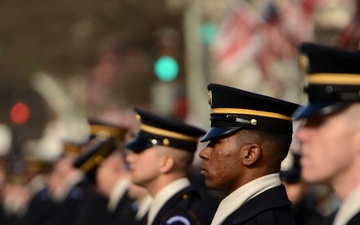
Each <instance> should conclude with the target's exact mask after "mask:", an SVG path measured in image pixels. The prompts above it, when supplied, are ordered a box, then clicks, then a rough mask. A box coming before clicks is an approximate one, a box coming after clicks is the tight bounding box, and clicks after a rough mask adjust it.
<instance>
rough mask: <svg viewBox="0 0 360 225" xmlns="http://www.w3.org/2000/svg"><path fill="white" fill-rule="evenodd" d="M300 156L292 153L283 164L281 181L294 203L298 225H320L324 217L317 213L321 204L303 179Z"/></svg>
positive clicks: (290, 152) (293, 208)
mask: <svg viewBox="0 0 360 225" xmlns="http://www.w3.org/2000/svg"><path fill="white" fill-rule="evenodd" d="M300 173H301V166H300V155H299V153H296V152H293V151H291V148H290V151H289V153H288V156H287V157H286V158H285V159H284V161H283V162H282V163H281V170H280V179H281V182H282V183H283V184H284V185H285V189H286V193H287V195H288V197H289V200H290V201H291V202H292V206H291V208H292V210H293V213H294V219H295V222H296V224H297V225H319V224H321V222H322V221H323V220H324V216H323V215H322V214H321V213H320V212H319V211H317V206H318V204H319V202H318V201H317V199H316V196H314V193H311V185H309V184H308V183H306V182H304V181H303V180H302V179H301V177H300Z"/></svg>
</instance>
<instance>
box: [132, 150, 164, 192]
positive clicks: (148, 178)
mask: <svg viewBox="0 0 360 225" xmlns="http://www.w3.org/2000/svg"><path fill="white" fill-rule="evenodd" d="M160 158H161V157H160V156H159V154H158V152H157V151H156V149H155V148H154V147H152V148H148V149H146V150H144V151H142V152H140V153H133V152H131V153H129V154H128V155H127V157H126V161H127V162H128V163H129V167H130V168H129V170H130V176H131V181H132V182H133V183H134V184H137V185H140V186H143V187H146V188H148V187H149V186H151V184H152V183H154V182H155V180H156V178H157V177H158V176H159V174H160V171H159V164H160Z"/></svg>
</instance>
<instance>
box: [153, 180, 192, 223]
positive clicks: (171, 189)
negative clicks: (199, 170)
mask: <svg viewBox="0 0 360 225" xmlns="http://www.w3.org/2000/svg"><path fill="white" fill-rule="evenodd" d="M189 185H190V181H189V179H188V178H180V179H177V180H176V181H173V182H172V183H170V184H168V185H167V186H165V187H164V188H162V189H161V190H160V191H159V192H158V193H156V195H155V196H154V199H153V203H152V205H151V208H150V210H149V215H148V224H151V223H152V221H153V220H154V219H155V216H156V214H157V213H158V212H159V210H160V209H161V207H162V206H163V205H164V204H165V203H166V201H167V200H168V199H169V198H171V197H172V196H173V195H174V194H176V193H177V192H179V191H180V190H182V189H184V188H185V187H187V186H189Z"/></svg>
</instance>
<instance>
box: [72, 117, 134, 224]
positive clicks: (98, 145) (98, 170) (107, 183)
mask: <svg viewBox="0 0 360 225" xmlns="http://www.w3.org/2000/svg"><path fill="white" fill-rule="evenodd" d="M92 129H94V130H98V131H97V133H98V134H97V137H96V138H93V139H92V140H91V141H90V142H89V144H87V146H86V148H87V149H88V150H86V151H85V152H84V153H83V154H82V155H80V156H79V157H78V158H77V159H76V160H75V162H74V166H75V167H76V168H79V169H80V170H82V171H83V172H84V173H85V176H86V178H87V179H88V180H89V181H90V182H91V184H92V186H93V188H94V190H96V191H97V192H98V193H99V194H101V195H102V196H104V197H105V199H106V204H105V205H102V208H100V209H98V207H96V208H94V207H93V205H94V204H96V203H94V202H91V201H88V202H86V204H84V206H83V209H82V210H81V212H80V213H79V214H80V216H79V218H78V221H77V223H75V224H76V225H80V224H84V225H85V224H89V222H92V223H93V224H99V225H100V224H102V225H105V224H106V225H115V224H130V222H129V221H131V217H130V209H131V204H132V203H133V200H132V199H130V198H129V196H128V193H127V191H128V186H129V183H130V181H129V178H128V174H127V170H126V167H125V162H124V138H125V135H126V132H127V128H123V127H117V126H114V125H111V124H105V123H103V122H99V121H98V123H97V125H95V124H94V122H93V123H92ZM94 209H96V210H94ZM90 214H92V215H95V216H96V220H97V221H98V222H97V223H94V220H95V219H89V215H90ZM86 221H88V222H86Z"/></svg>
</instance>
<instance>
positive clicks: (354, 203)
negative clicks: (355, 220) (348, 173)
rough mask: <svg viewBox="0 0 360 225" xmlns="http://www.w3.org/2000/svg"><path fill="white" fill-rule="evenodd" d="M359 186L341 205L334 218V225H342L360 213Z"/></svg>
mask: <svg viewBox="0 0 360 225" xmlns="http://www.w3.org/2000/svg"><path fill="white" fill-rule="evenodd" d="M359 202H360V185H358V186H357V187H356V188H355V190H353V191H352V192H351V193H350V195H349V196H348V197H347V198H346V199H345V200H344V201H343V202H342V203H341V205H340V208H339V211H338V213H337V214H336V216H335V220H334V225H343V224H346V223H347V222H349V221H350V220H351V218H352V217H353V216H355V214H356V213H358V212H359V211H360V204H359Z"/></svg>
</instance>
